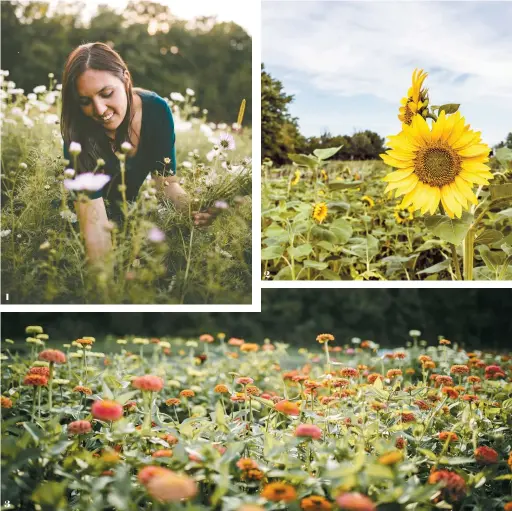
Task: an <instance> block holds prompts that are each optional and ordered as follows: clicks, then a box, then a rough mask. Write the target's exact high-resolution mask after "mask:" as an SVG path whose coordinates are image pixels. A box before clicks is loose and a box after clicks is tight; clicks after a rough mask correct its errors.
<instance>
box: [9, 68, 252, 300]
mask: <svg viewBox="0 0 512 511" xmlns="http://www.w3.org/2000/svg"><path fill="white" fill-rule="evenodd" d="M0 81H1V88H0V94H1V98H0V100H1V102H0V106H1V111H0V122H1V126H2V135H3V137H2V142H3V147H2V223H1V232H0V235H1V237H2V280H3V287H4V293H9V302H10V303H170V304H174V303H250V301H251V294H250V291H248V289H250V286H251V270H250V265H251V187H252V177H251V173H252V170H251V169H252V161H251V130H250V128H246V127H242V122H243V113H244V107H245V100H244V101H243V102H242V105H241V107H240V111H239V112H233V121H236V122H232V123H231V124H229V125H228V124H226V123H218V124H215V123H212V122H208V119H207V116H208V111H207V110H206V109H201V108H199V107H198V106H197V105H196V104H195V101H196V98H195V92H194V91H193V90H192V89H187V90H186V92H185V94H181V93H179V92H172V93H170V94H169V97H168V98H165V99H166V100H167V101H168V104H169V105H170V107H171V109H172V110H173V117H174V121H175V130H176V140H177V141H176V148H177V162H178V169H177V176H178V178H179V179H180V181H179V182H180V184H181V186H182V187H183V188H184V189H185V190H186V192H187V194H188V197H189V200H188V208H184V209H183V210H178V209H177V208H176V207H175V206H174V204H173V203H172V202H171V201H170V200H168V199H165V198H162V197H160V196H159V195H160V194H159V192H157V190H156V187H155V181H154V180H152V179H151V176H148V179H147V180H146V182H145V184H144V185H143V186H142V188H141V190H140V193H139V196H138V198H137V200H136V201H133V202H129V201H126V200H124V201H123V204H122V212H123V222H122V225H117V224H116V223H115V222H110V223H109V229H110V233H111V237H112V246H113V250H111V252H110V253H109V255H108V257H106V258H105V260H104V261H103V262H102V264H88V262H87V261H86V251H85V245H84V240H83V237H82V235H81V233H80V227H79V225H78V222H77V216H76V213H75V211H74V205H73V203H74V202H75V201H80V200H88V199H87V198H86V195H85V192H87V191H94V190H98V189H101V188H102V187H103V186H104V185H105V184H106V183H107V182H108V181H109V180H110V176H108V175H106V174H104V173H103V172H102V170H101V167H102V162H101V161H100V160H98V165H97V167H96V168H95V169H79V173H78V174H76V175H75V172H74V170H73V169H71V168H67V166H68V165H67V164H68V163H69V162H67V161H66V160H64V158H63V155H62V144H63V141H62V137H61V133H60V126H59V122H60V121H59V120H60V101H61V98H60V94H61V92H60V90H61V86H60V84H58V83H57V82H56V79H55V78H54V75H53V73H50V74H49V84H48V86H46V85H40V86H37V87H35V88H34V90H33V92H30V93H28V94H25V91H24V90H23V89H19V88H16V86H15V85H16V84H15V83H14V82H12V81H10V80H9V72H8V71H1V73H0ZM237 115H238V117H237ZM129 150H130V147H128V146H125V145H124V144H123V147H122V148H121V151H120V152H119V153H116V156H117V157H118V159H119V160H120V165H121V171H122V172H124V165H125V153H126V152H128V151H129ZM80 151H81V147H80V144H78V143H71V146H70V153H71V157H76V155H77V154H79V152H80ZM164 163H168V162H164ZM159 170H161V169H155V171H159ZM198 211H201V212H208V213H210V214H211V215H212V217H213V218H214V220H213V222H212V223H211V225H209V226H207V227H204V226H197V225H196V224H195V222H194V213H195V212H198Z"/></svg>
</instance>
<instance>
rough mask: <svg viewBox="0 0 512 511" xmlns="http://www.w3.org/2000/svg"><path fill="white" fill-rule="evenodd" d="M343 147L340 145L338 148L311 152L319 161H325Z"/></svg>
mask: <svg viewBox="0 0 512 511" xmlns="http://www.w3.org/2000/svg"><path fill="white" fill-rule="evenodd" d="M342 147H343V146H342V145H340V146H339V147H329V148H326V149H315V150H314V151H313V154H314V155H315V156H316V157H317V158H318V159H319V160H327V159H328V158H330V157H331V156H334V155H335V154H336V153H337V152H338V151H339V150H340V149H341V148H342Z"/></svg>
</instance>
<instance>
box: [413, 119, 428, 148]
mask: <svg viewBox="0 0 512 511" xmlns="http://www.w3.org/2000/svg"><path fill="white" fill-rule="evenodd" d="M412 126H413V130H415V131H416V133H418V134H419V135H420V136H421V138H422V139H423V140H424V141H425V142H427V143H428V142H430V141H431V140H432V136H431V134H430V128H429V127H428V124H427V121H426V120H425V119H424V118H423V116H421V115H415V116H414V117H413V120H412Z"/></svg>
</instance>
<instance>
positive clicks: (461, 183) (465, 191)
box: [455, 176, 478, 204]
mask: <svg viewBox="0 0 512 511" xmlns="http://www.w3.org/2000/svg"><path fill="white" fill-rule="evenodd" d="M455 185H456V186H457V189H458V190H459V192H460V193H462V195H464V197H466V199H467V200H468V201H469V202H471V203H472V204H478V199H477V198H476V195H475V194H474V193H473V190H472V188H471V185H469V184H468V183H467V181H465V180H464V179H463V178H461V177H460V176H455Z"/></svg>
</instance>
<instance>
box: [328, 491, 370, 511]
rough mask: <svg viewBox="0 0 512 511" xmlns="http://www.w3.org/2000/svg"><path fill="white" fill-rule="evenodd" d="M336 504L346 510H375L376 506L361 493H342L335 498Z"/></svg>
mask: <svg viewBox="0 0 512 511" xmlns="http://www.w3.org/2000/svg"><path fill="white" fill-rule="evenodd" d="M336 504H338V506H339V507H340V508H341V509H345V510H346V511H375V510H376V509H377V507H376V506H375V504H374V502H373V501H372V500H370V499H369V498H368V497H367V496H366V495H362V494H361V493H357V492H352V493H343V494H342V495H340V496H339V497H338V498H337V499H336Z"/></svg>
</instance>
